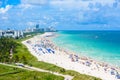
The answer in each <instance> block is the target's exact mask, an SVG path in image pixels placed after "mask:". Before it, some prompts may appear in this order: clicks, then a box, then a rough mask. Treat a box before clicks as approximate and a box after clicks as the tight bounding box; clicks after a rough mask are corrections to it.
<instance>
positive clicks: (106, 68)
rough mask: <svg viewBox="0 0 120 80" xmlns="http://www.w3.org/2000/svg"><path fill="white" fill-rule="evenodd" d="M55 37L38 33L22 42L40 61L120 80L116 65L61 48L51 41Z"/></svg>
mask: <svg viewBox="0 0 120 80" xmlns="http://www.w3.org/2000/svg"><path fill="white" fill-rule="evenodd" d="M53 37H55V35H54V34H53V33H52V32H50V33H45V34H42V35H37V36H35V37H33V38H31V39H28V40H26V41H23V42H22V43H23V44H24V45H26V46H27V48H28V50H29V51H30V52H31V54H32V55H34V56H35V57H37V59H38V61H44V62H48V63H52V64H55V65H57V66H59V67H63V68H65V69H67V70H74V71H77V72H79V73H81V74H87V75H90V76H95V77H98V78H101V79H103V80H120V79H117V78H116V75H117V74H119V72H118V69H117V68H116V67H111V66H110V65H109V64H106V63H101V62H98V61H95V60H93V59H91V58H89V57H87V56H85V57H81V56H79V55H76V54H74V53H73V52H71V51H70V52H69V51H66V50H64V49H61V48H60V47H59V46H56V45H55V44H54V43H53V42H52V41H51V39H50V38H53ZM111 73H112V74H111Z"/></svg>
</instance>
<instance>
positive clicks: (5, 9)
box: [0, 5, 12, 14]
mask: <svg viewBox="0 0 120 80" xmlns="http://www.w3.org/2000/svg"><path fill="white" fill-rule="evenodd" d="M11 7H12V6H10V5H7V6H6V7H5V8H0V13H3V14H4V13H6V12H7V11H8V10H9V9H10V8H11Z"/></svg>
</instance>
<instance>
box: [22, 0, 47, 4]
mask: <svg viewBox="0 0 120 80" xmlns="http://www.w3.org/2000/svg"><path fill="white" fill-rule="evenodd" d="M21 2H22V3H23V4H35V5H43V4H46V3H47V2H48V0H21Z"/></svg>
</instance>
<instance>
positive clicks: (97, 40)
mask: <svg viewBox="0 0 120 80" xmlns="http://www.w3.org/2000/svg"><path fill="white" fill-rule="evenodd" d="M57 34H58V36H57V37H56V38H53V41H54V42H55V43H56V44H57V45H59V46H60V47H62V48H64V49H67V50H70V51H73V52H75V53H76V54H79V55H81V56H88V57H90V58H93V59H95V60H98V61H102V62H107V63H109V64H111V65H115V66H119V67H120V31H59V32H57Z"/></svg>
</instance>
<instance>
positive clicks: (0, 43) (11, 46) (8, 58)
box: [0, 37, 18, 62]
mask: <svg viewBox="0 0 120 80" xmlns="http://www.w3.org/2000/svg"><path fill="white" fill-rule="evenodd" d="M17 46H18V44H17V42H16V40H15V39H13V38H5V37H2V38H0V62H12V57H13V53H16V47H17Z"/></svg>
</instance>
